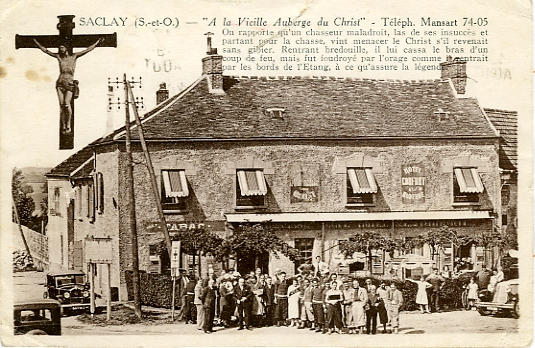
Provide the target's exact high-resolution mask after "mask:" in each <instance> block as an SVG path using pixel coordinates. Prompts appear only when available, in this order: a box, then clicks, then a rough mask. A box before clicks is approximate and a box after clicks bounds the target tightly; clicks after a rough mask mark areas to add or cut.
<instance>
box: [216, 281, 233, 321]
mask: <svg viewBox="0 0 535 348" xmlns="http://www.w3.org/2000/svg"><path fill="white" fill-rule="evenodd" d="M219 293H220V296H221V302H220V305H221V315H220V318H221V321H222V322H223V326H224V327H229V326H230V319H231V316H232V313H234V300H233V296H232V295H233V294H234V286H233V285H232V280H231V278H230V277H229V278H225V279H223V281H222V282H221V285H220V287H219Z"/></svg>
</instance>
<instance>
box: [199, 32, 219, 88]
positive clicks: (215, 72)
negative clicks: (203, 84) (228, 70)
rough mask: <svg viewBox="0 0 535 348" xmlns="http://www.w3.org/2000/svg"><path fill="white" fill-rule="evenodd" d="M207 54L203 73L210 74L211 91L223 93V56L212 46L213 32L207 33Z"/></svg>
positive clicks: (203, 61) (203, 62)
mask: <svg viewBox="0 0 535 348" xmlns="http://www.w3.org/2000/svg"><path fill="white" fill-rule="evenodd" d="M205 35H206V45H207V49H206V54H208V56H207V57H204V58H203V59H202V74H203V75H207V76H208V81H209V89H210V93H223V56H220V55H218V54H217V48H212V35H214V34H213V33H206V34H205Z"/></svg>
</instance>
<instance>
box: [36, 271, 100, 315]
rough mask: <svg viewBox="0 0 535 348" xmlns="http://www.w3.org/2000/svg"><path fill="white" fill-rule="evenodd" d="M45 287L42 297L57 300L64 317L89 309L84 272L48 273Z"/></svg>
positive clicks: (87, 287)
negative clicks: (73, 312)
mask: <svg viewBox="0 0 535 348" xmlns="http://www.w3.org/2000/svg"><path fill="white" fill-rule="evenodd" d="M45 286H46V291H45V293H44V294H43V297H44V298H51V299H55V300H58V301H59V302H60V303H61V308H62V310H63V314H65V315H68V314H69V313H70V312H72V311H78V310H88V309H89V307H90V301H91V300H90V296H89V294H90V292H89V284H87V283H86V281H85V274H84V272H81V271H73V270H69V271H61V272H53V273H49V274H47V276H46V284H45Z"/></svg>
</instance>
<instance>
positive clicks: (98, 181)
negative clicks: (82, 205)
mask: <svg viewBox="0 0 535 348" xmlns="http://www.w3.org/2000/svg"><path fill="white" fill-rule="evenodd" d="M95 187H96V190H95V191H96V195H95V199H96V208H97V212H98V213H99V214H102V213H104V177H103V176H102V173H97V175H96V177H95Z"/></svg>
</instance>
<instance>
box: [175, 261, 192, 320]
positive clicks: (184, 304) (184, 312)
mask: <svg viewBox="0 0 535 348" xmlns="http://www.w3.org/2000/svg"><path fill="white" fill-rule="evenodd" d="M177 283H178V297H179V299H180V310H179V311H178V318H177V319H178V321H182V320H184V317H186V318H187V317H188V311H189V307H188V301H187V298H186V295H187V293H188V291H187V289H186V286H187V285H188V283H189V277H188V276H187V274H186V270H185V269H180V277H178V281H177Z"/></svg>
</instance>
